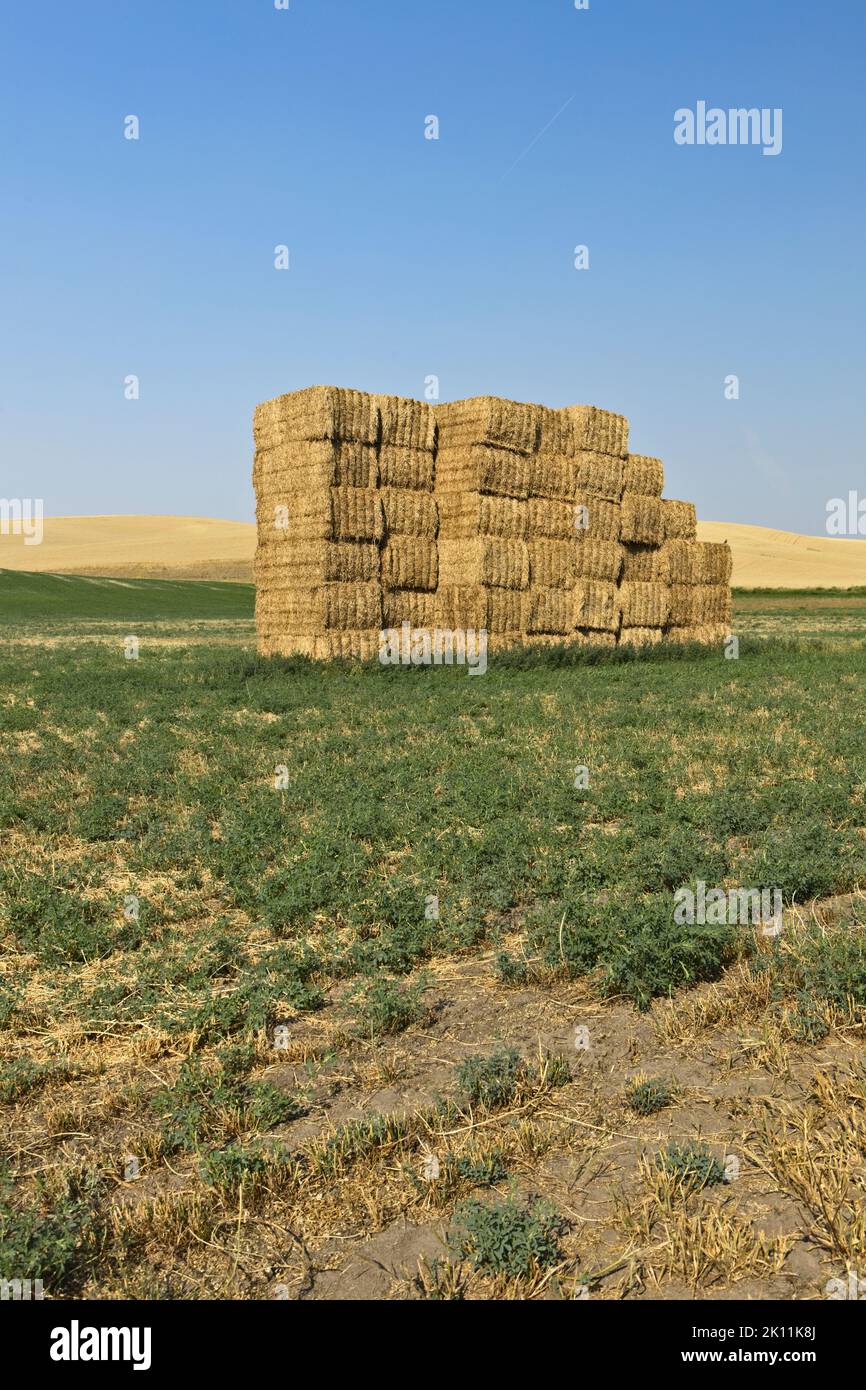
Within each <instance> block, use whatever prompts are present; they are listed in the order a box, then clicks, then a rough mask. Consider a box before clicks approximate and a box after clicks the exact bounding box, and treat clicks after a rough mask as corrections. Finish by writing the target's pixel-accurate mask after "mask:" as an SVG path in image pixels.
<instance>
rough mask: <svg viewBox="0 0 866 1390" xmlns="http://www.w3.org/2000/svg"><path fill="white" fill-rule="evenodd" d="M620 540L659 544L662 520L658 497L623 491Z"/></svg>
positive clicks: (662, 532) (662, 537) (661, 536)
mask: <svg viewBox="0 0 866 1390" xmlns="http://www.w3.org/2000/svg"><path fill="white" fill-rule="evenodd" d="M620 540H623V541H634V542H638V543H640V544H641V545H661V543H662V541H663V540H664V522H663V514H662V501H661V498H660V497H645V496H644V495H643V493H639V492H624V493H623V495H622V517H621V526H620Z"/></svg>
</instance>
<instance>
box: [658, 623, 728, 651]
mask: <svg viewBox="0 0 866 1390" xmlns="http://www.w3.org/2000/svg"><path fill="white" fill-rule="evenodd" d="M729 636H730V628H728V627H726V626H725V625H716V626H703V625H692V626H677V627H669V628H667V629H666V630H665V634H664V638H663V641H665V642H678V643H689V642H700V643H701V644H702V645H703V646H723V645H724V644H725V642H726V641H727V640H728V637H729Z"/></svg>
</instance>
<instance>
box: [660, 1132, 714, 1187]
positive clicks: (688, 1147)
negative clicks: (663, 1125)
mask: <svg viewBox="0 0 866 1390" xmlns="http://www.w3.org/2000/svg"><path fill="white" fill-rule="evenodd" d="M656 1167H657V1168H659V1169H660V1170H661V1171H662V1172H664V1173H667V1174H669V1175H670V1176H671V1177H673V1178H675V1179H677V1181H678V1182H679V1183H680V1184H681V1185H682V1187H683V1188H685V1189H686V1190H688V1191H698V1190H700V1189H701V1188H704V1187H715V1186H716V1184H717V1183H721V1182H724V1181H725V1168H724V1164H723V1163H721V1162H720V1160H719V1159H718V1158H716V1156H715V1154H714V1153H713V1152H712V1151H711V1150H710V1148H709V1147H708V1146H707V1145H706V1144H703V1143H699V1144H696V1143H694V1142H692V1141H689V1142H688V1143H684V1144H679V1143H676V1142H673V1143H670V1144H668V1147H667V1148H666V1149H665V1150H663V1151H662V1152H661V1153H659V1154H657V1155H656Z"/></svg>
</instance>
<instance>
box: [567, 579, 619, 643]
mask: <svg viewBox="0 0 866 1390" xmlns="http://www.w3.org/2000/svg"><path fill="white" fill-rule="evenodd" d="M572 600H573V606H572V621H571V626H572V627H576V628H589V629H592V630H596V631H599V632H617V631H618V629H619V619H620V604H619V589H618V588H617V586H616V584H611V583H608V582H607V581H606V580H602V579H578V581H577V583H576V584H575V586H574V589H573V590H572Z"/></svg>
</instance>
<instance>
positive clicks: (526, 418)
mask: <svg viewBox="0 0 866 1390" xmlns="http://www.w3.org/2000/svg"><path fill="white" fill-rule="evenodd" d="M253 433H254V437H255V462H254V465H253V484H254V487H255V492H256V519H257V526H258V545H257V549H256V560H255V579H256V629H257V634H258V646H259V651H260V652H261V653H263V654H264V655H283V656H289V655H293V654H302V655H306V656H310V657H314V658H317V659H328V658H331V657H353V658H361V659H369V658H372V657H375V656H376V655H377V654H378V651H379V638H380V633H381V632H382V631H383V630H384V629H394V628H398V629H399V628H401V627H402V625H403V624H404V623H408V624H409V625H410V626H411V628H412V629H425V630H433V629H437V628H439V629H446V630H457V629H462V630H464V631H467V630H469V629H474V630H475V631H479V630H481V629H484V630H486V631H487V633H488V645H489V649H490V650H491V651H497V650H503V649H504V648H507V647H509V646H514V645H516V644H518V643H519V644H525V645H537V644H559V643H591V644H596V645H603V646H609V647H612V646H615V645H617V644H632V645H644V644H647V643H655V642H662V641H666V640H667V641H675V642H703V643H714V642H723V641H724V640H725V638H726V637H727V635H728V633H729V632H730V622H731V589H730V580H731V552H730V548H729V547H728V545H727V544H725V545H716V544H709V543H706V542H701V541H699V540H697V519H696V515H695V508H694V506H693V505H692V504H691V503H690V502H678V501H672V500H669V499H667V498H664V497H663V496H662V493H663V491H664V468H663V465H662V463H661V460H660V459H657V458H649V457H645V456H643V455H639V454H630V453H629V452H628V421H627V420H626V419H625V417H624V416H622V415H615V414H613V413H612V412H611V411H607V410H600V409H598V408H597V407H595V406H583V405H580V406H568V407H566V408H565V409H561V410H552V409H548V408H547V407H545V406H539V405H528V404H522V403H520V402H517V401H507V400H500V399H498V398H496V397H492V396H479V397H476V398H473V399H471V400H465V401H453V402H451V403H449V404H447V405H436V406H433V405H429V404H427V403H426V402H424V401H416V400H409V399H404V398H401V397H397V396H377V395H367V394H365V393H364V392H361V391H349V390H344V389H342V388H340V387H335V386H313V387H310V388H308V389H307V390H304V391H295V392H291V393H290V394H288V395H284V396H277V397H276V398H275V399H274V400H270V401H265V402H263V403H262V404H261V405H259V406H257V407H256V411H255V416H254V421H253Z"/></svg>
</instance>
